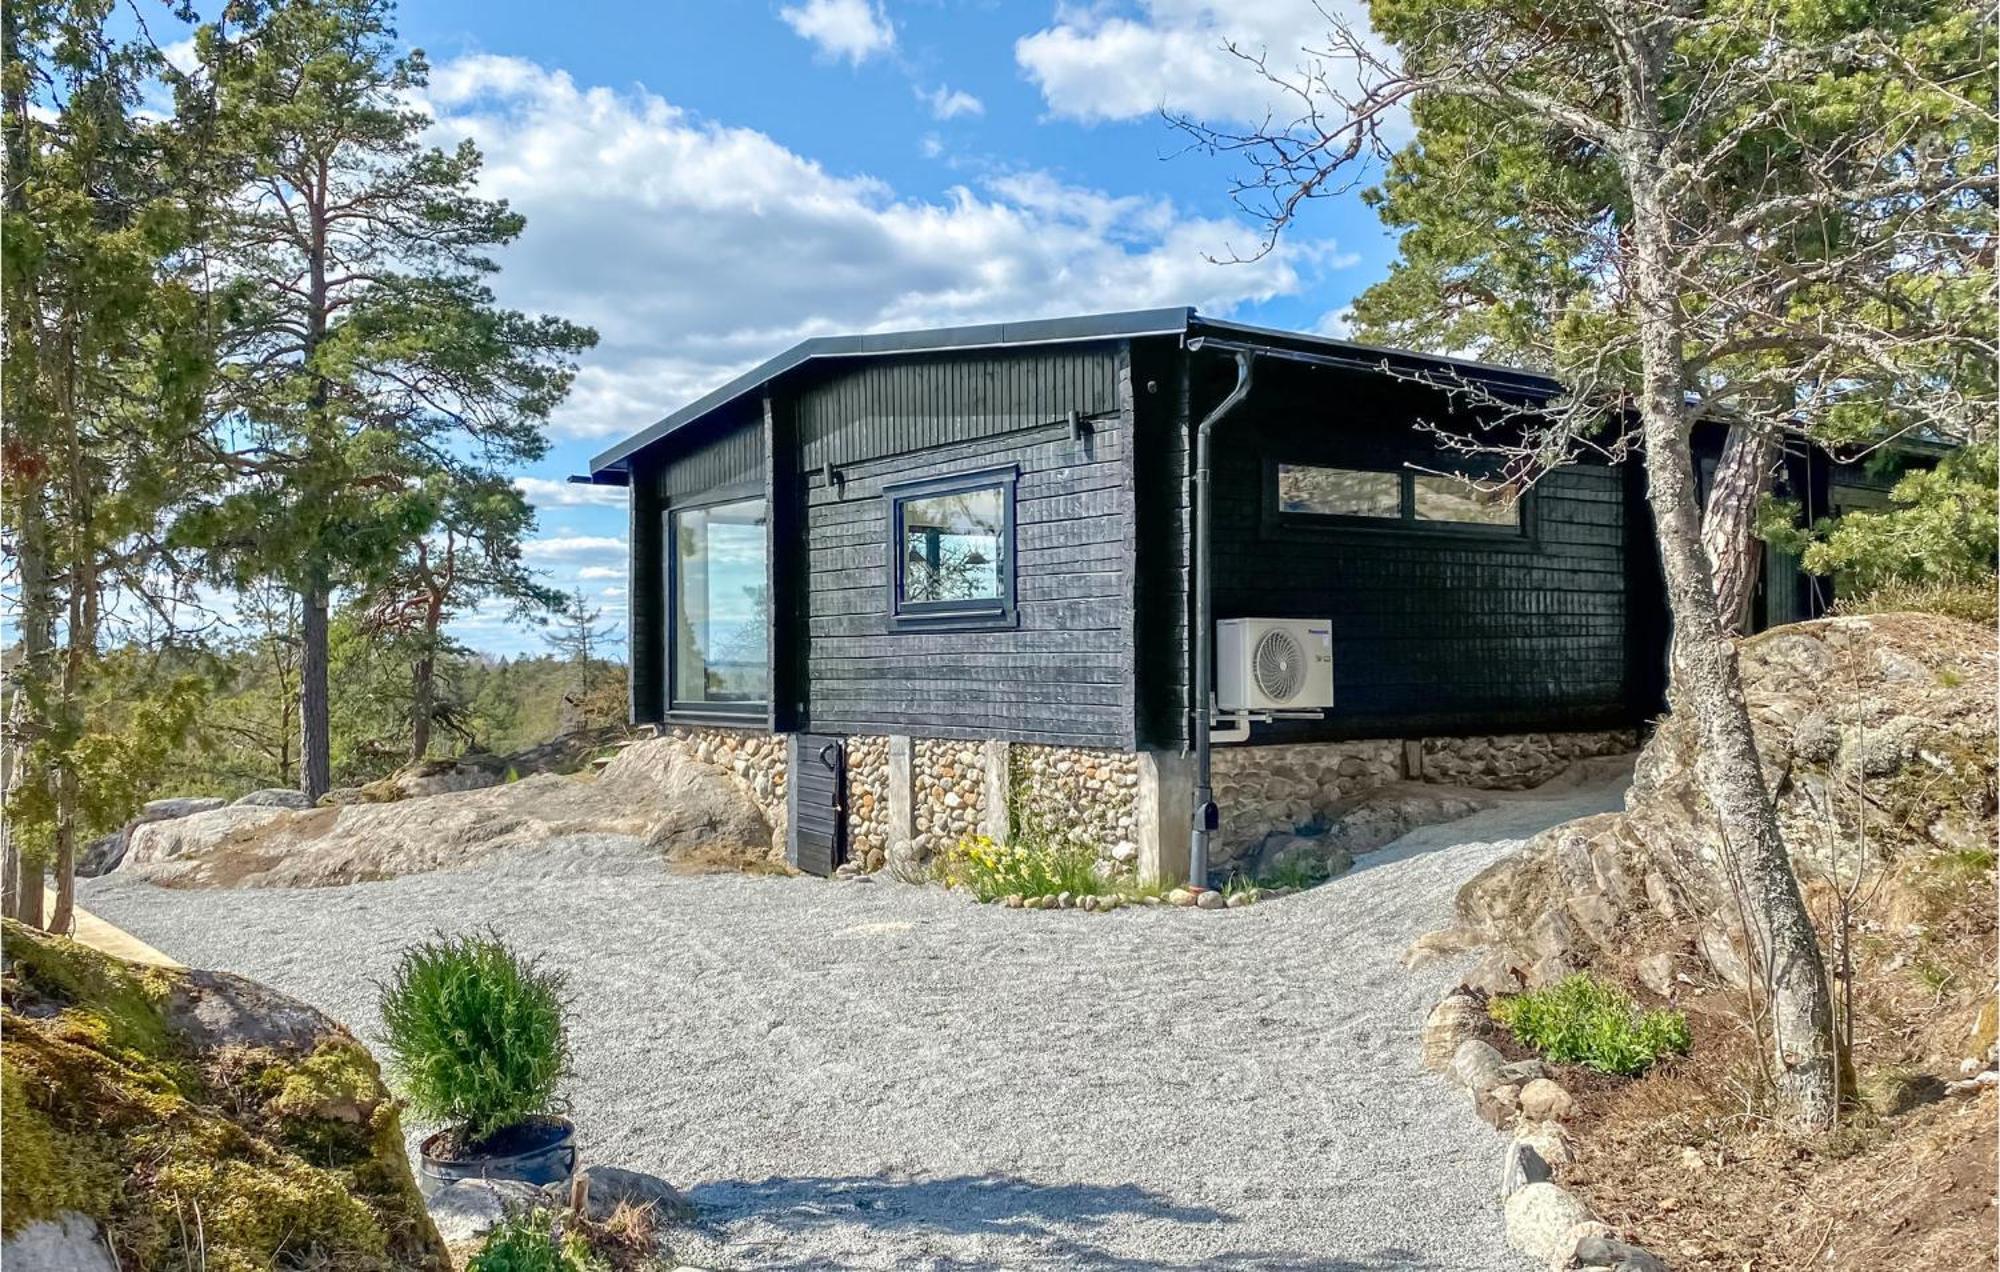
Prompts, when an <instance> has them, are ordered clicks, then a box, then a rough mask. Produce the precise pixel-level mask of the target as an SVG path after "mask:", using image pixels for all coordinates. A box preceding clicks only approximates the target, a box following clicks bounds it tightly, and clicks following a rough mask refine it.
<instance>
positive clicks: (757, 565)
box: [667, 499, 770, 711]
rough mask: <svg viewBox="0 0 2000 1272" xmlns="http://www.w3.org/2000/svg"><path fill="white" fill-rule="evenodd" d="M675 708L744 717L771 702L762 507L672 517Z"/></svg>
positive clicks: (754, 503)
mask: <svg viewBox="0 0 2000 1272" xmlns="http://www.w3.org/2000/svg"><path fill="white" fill-rule="evenodd" d="M668 527H669V538H670V540H671V542H670V545H669V554H668V560H669V562H670V565H669V567H668V569H669V574H670V577H669V580H668V583H669V586H668V592H667V594H668V596H669V597H670V598H671V601H672V607H673V614H672V622H673V656H672V680H673V687H672V694H673V705H674V706H675V707H677V708H689V709H694V710H711V711H732V710H734V711H747V710H750V709H752V708H755V707H760V706H762V705H763V704H764V703H765V702H767V701H768V700H769V698H770V683H769V675H770V671H769V665H770V664H769V657H768V654H769V641H770V636H769V631H770V624H769V621H768V620H769V614H770V606H769V589H768V585H767V582H766V577H765V571H764V554H765V543H764V501H763V500H762V499H745V500H741V501H739V502H736V503H724V504H711V505H709V506H707V507H701V508H683V509H676V510H675V511H673V512H671V513H669V514H668Z"/></svg>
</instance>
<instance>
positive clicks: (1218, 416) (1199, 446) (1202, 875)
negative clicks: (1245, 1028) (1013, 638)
mask: <svg viewBox="0 0 2000 1272" xmlns="http://www.w3.org/2000/svg"><path fill="white" fill-rule="evenodd" d="M1234 352H1235V354H1236V387H1235V388H1233V389H1231V390H1229V396H1228V397H1225V398H1223V399H1222V401H1220V402H1218V403H1216V405H1215V409H1214V410H1212V411H1210V412H1209V413H1208V414H1207V415H1205V416H1203V417H1202V420H1201V423H1200V424H1198V425H1196V426H1195V434H1194V703H1193V707H1194V819H1193V824H1194V829H1193V833H1192V835H1191V836H1190V838H1189V842H1188V883H1189V885H1190V886H1192V887H1197V888H1206V887H1207V886H1208V841H1209V837H1210V836H1211V835H1213V834H1214V833H1215V831H1216V828H1217V827H1218V826H1219V825H1220V824H1221V817H1220V815H1219V814H1218V812H1217V811H1216V807H1215V789H1214V786H1213V784H1212V783H1211V781H1210V771H1209V727H1208V726H1209V718H1210V717H1209V711H1210V705H1209V699H1210V698H1211V697H1213V696H1214V684H1213V682H1214V676H1215V672H1214V661H1215V651H1214V643H1215V598H1214V596H1213V591H1212V584H1213V581H1212V579H1211V577H1210V576H1211V570H1210V568H1209V567H1210V565H1211V564H1212V559H1213V556H1214V554H1213V553H1212V552H1211V551H1210V547H1209V545H1210V540H1211V538H1212V536H1213V534H1214V528H1215V473H1214V466H1213V452H1214V438H1213V434H1214V432H1215V426H1216V425H1217V424H1220V423H1221V422H1222V420H1223V417H1224V416H1226V415H1228V414H1229V413H1230V412H1231V411H1233V410H1235V409H1236V408H1237V407H1239V406H1241V405H1242V404H1243V399H1244V398H1246V397H1249V396H1250V380H1251V374H1252V371H1253V369H1254V368H1255V365H1256V355H1255V354H1254V353H1253V352H1252V351H1250V350H1248V349H1240V348H1239V349H1237V350H1235V351H1234Z"/></svg>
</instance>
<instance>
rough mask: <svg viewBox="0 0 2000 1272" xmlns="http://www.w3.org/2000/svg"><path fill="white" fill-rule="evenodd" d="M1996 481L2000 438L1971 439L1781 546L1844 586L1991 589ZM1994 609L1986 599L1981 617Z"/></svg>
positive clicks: (1998, 529) (1997, 525) (1999, 522)
mask: <svg viewBox="0 0 2000 1272" xmlns="http://www.w3.org/2000/svg"><path fill="white" fill-rule="evenodd" d="M1996 488H2000V445H1996V444H1995V443H1993V442H1985V443H1982V444H1980V445H1976V446H1968V447H1966V448H1965V449H1964V450H1961V451H1956V452H1954V453H1952V454H1950V455H1948V456H1946V457H1945V458H1944V459H1943V460H1941V461H1940V462H1939V463H1938V465H1937V467H1936V468H1931V469H1921V468H1920V469H1912V470H1911V471H1909V472H1907V473H1905V474H1904V475H1903V476H1902V478H1901V479H1899V480H1898V481H1897V482H1896V484H1895V486H1894V487H1893V488H1892V489H1891V490H1890V492H1889V505H1890V506H1889V507H1887V508H1882V509H1877V510H1856V511H1852V512H1848V513H1845V514H1842V515H1840V516H1837V517H1829V518H1824V519H1822V520H1821V521H1819V522H1817V523H1816V524H1815V525H1814V526H1813V527H1812V528H1811V529H1810V530H1809V531H1805V532H1802V533H1799V534H1798V535H1797V536H1796V539H1795V540H1794V541H1792V542H1784V543H1781V546H1784V547H1787V548H1789V549H1791V550H1793V551H1799V552H1801V553H1802V556H1803V562H1804V565H1805V568H1806V569H1808V570H1810V571H1811V572H1812V573H1814V574H1832V575H1837V576H1838V577H1839V579H1840V585H1841V591H1842V592H1843V593H1844V594H1852V595H1859V596H1865V595H1867V594H1868V593H1870V592H1874V591H1877V590H1878V589H1884V588H1891V587H1894V586H1896V585H1928V586H1933V587H1949V588H1963V587H1968V586H1969V587H1974V588H1978V589H1983V590H1984V591H1985V592H1986V593H1987V594H1988V595H1989V596H1990V595H1991V593H1992V590H1993V583H1994V571H1995V568H1996V565H2000V518H1996V516H1995V515H1994V491H1995V489H1996ZM1767 537H1770V536H1767ZM1992 615H1993V611H1992V607H1991V605H1990V604H1989V605H1988V606H1987V607H1986V608H1985V610H1984V612H1983V613H1982V615H1981V617H1982V618H1984V619H1987V620H1990V619H1991V618H1992Z"/></svg>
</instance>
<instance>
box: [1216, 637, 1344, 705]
mask: <svg viewBox="0 0 2000 1272" xmlns="http://www.w3.org/2000/svg"><path fill="white" fill-rule="evenodd" d="M1332 705H1333V620H1331V619H1326V618H1225V619H1223V620H1221V621H1220V622H1218V623H1216V625H1215V706H1216V709H1217V710H1219V711H1314V710H1324V709H1325V708H1327V707H1331V706H1332Z"/></svg>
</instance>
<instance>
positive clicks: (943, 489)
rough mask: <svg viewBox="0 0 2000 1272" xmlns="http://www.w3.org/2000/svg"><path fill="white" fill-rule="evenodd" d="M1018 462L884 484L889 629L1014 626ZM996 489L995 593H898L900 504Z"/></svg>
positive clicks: (1017, 616)
mask: <svg viewBox="0 0 2000 1272" xmlns="http://www.w3.org/2000/svg"><path fill="white" fill-rule="evenodd" d="M1020 477H1021V469H1020V466H1019V465H1018V464H1001V465H997V466H994V467H989V468H975V469H972V470H970V471H967V472H962V473H946V474H943V475H941V476H936V477H922V478H916V479H912V480H910V481H898V482H884V483H883V485H882V500H883V505H884V507H883V512H884V517H883V520H884V521H885V522H886V523H887V526H888V544H887V546H888V556H887V558H886V561H885V565H886V567H887V568H886V569H885V570H884V573H885V574H886V575H887V584H888V620H889V628H890V630H892V631H1004V630H1007V629H1011V628H1014V627H1018V626H1020V608H1019V605H1018V602H1017V588H1016V583H1017V569H1016V564H1017V562H1016V558H1017V555H1018V553H1017V551H1016V534H1015V511H1014V504H1015V487H1016V486H1017V485H1018V484H1019V482H1020ZM989 487H998V488H999V491H1000V521H1001V525H1000V548H999V551H1000V563H999V568H998V569H997V570H996V571H995V572H994V573H995V577H996V578H997V579H998V581H999V586H1000V595H999V596H997V597H980V598H978V599H976V600H964V601H911V600H905V599H904V595H903V578H904V570H903V505H904V504H905V503H907V502H909V501H910V500H912V499H923V498H928V497H931V496H936V495H957V494H964V493H966V492H968V491H973V490H983V489H987V488H989Z"/></svg>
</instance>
